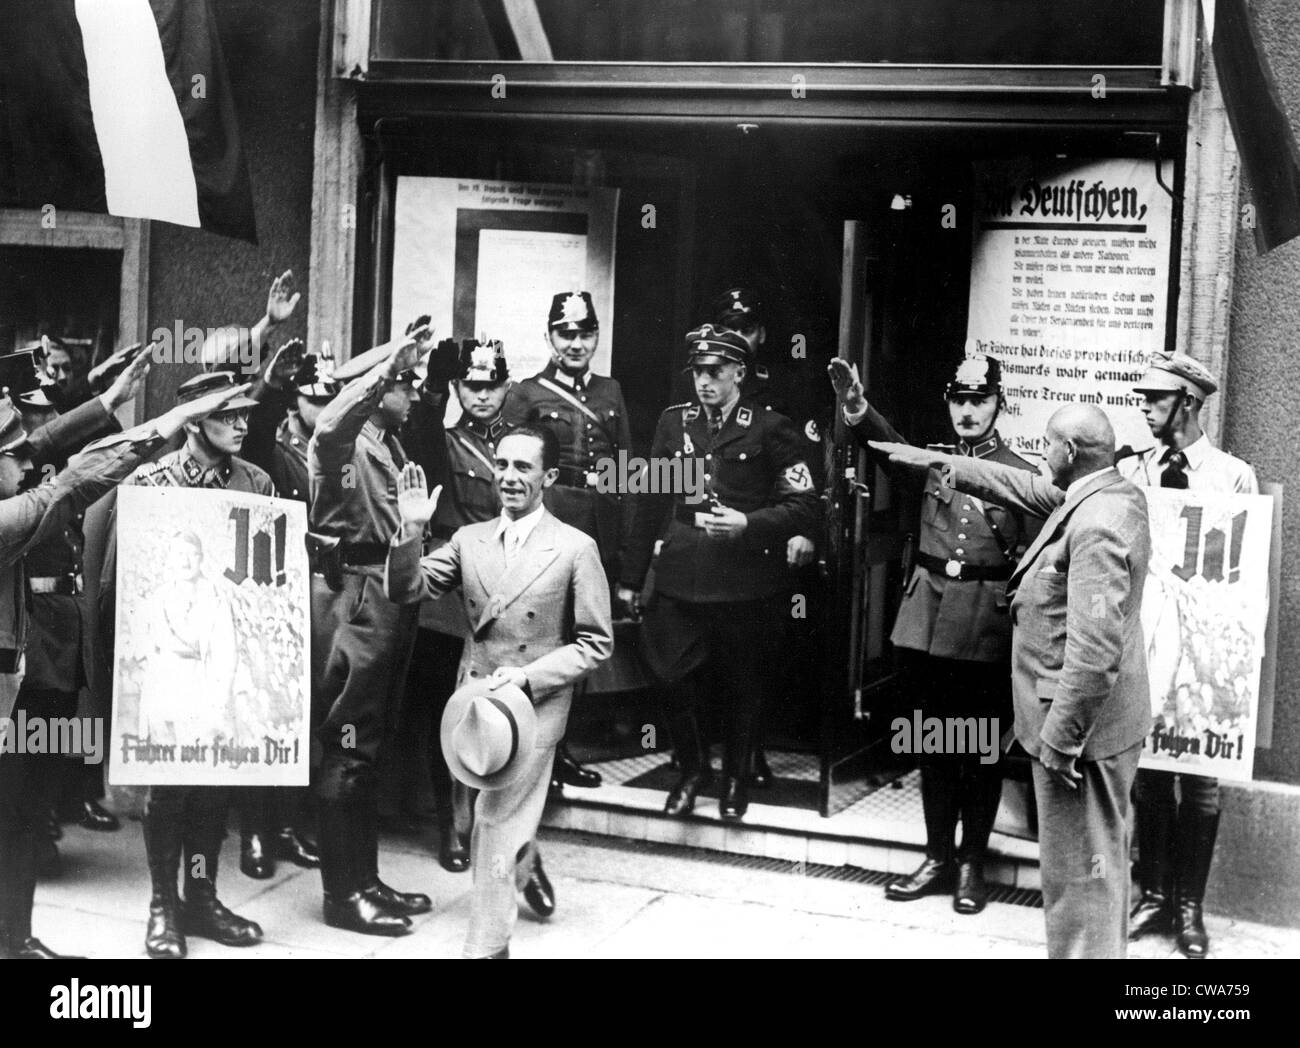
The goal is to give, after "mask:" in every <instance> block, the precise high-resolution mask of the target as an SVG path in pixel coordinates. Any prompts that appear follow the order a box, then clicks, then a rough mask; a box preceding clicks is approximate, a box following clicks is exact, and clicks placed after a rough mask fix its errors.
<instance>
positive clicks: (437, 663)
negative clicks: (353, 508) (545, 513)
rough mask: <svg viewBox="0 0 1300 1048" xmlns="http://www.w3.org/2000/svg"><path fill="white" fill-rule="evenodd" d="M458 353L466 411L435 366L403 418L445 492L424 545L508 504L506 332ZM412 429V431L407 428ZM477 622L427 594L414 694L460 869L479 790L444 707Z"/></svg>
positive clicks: (442, 853) (443, 853)
mask: <svg viewBox="0 0 1300 1048" xmlns="http://www.w3.org/2000/svg"><path fill="white" fill-rule="evenodd" d="M444 352H446V353H448V354H449V355H450V356H451V359H453V360H454V361H455V377H454V380H453V382H452V389H453V390H454V391H455V394H456V399H457V401H458V402H459V404H460V410H461V416H460V420H459V421H458V422H457V423H456V424H455V425H454V426H444V424H443V416H444V413H445V411H446V404H447V380H446V376H445V375H441V376H440V375H437V374H435V368H434V367H433V366H432V364H431V366H430V371H429V376H428V378H427V379H426V380H425V382H424V383H423V385H422V386H421V389H420V400H421V403H420V404H419V405H417V406H416V408H413V409H412V411H411V416H410V417H409V418H408V419H407V424H406V426H405V427H404V428H403V432H402V436H403V446H404V447H406V448H408V449H409V450H410V452H411V458H412V459H413V460H415V461H416V462H417V463H418V464H419V465H420V466H421V467H422V468H423V469H424V472H425V476H426V477H427V478H428V482H429V483H430V484H431V485H441V486H442V496H441V498H439V500H438V508H437V510H436V511H435V512H434V516H433V520H432V522H431V523H430V526H429V543H428V545H427V547H426V550H425V552H430V551H432V550H434V549H437V548H438V547H439V546H441V545H443V544H444V543H445V542H446V541H447V540H448V539H449V538H451V535H452V532H454V531H455V530H456V529H457V528H459V527H462V526H464V525H465V524H474V523H478V522H479V521H484V520H492V519H493V518H495V517H496V516H498V515H499V514H500V512H501V506H500V502H499V500H498V499H497V495H496V489H495V487H494V485H493V481H492V477H493V467H492V456H493V454H494V453H495V451H496V444H497V440H498V439H499V438H500V437H501V435H502V433H504V432H505V429H506V425H505V422H504V420H503V419H502V418H501V407H502V405H503V404H504V403H505V399H506V393H507V392H508V391H509V389H510V370H509V368H508V366H507V364H506V357H505V348H504V346H502V344H501V342H500V341H499V340H487V341H482V342H480V341H479V340H477V339H472V338H471V339H464V340H462V341H461V342H460V343H459V345H458V344H457V343H456V342H455V341H454V340H452V339H444V340H443V341H442V342H441V343H439V345H438V349H437V350H436V351H435V358H436V357H437V356H438V354H440V353H444ZM408 431H410V439H408V438H407V432H408ZM468 635H469V622H468V621H467V620H466V618H465V614H464V612H463V610H462V609H461V605H460V603H459V602H456V601H445V600H437V601H425V602H423V603H422V604H421V606H420V628H419V633H418V635H417V640H416V643H415V652H414V654H413V655H412V657H411V670H410V675H409V677H408V683H407V704H408V706H409V707H410V708H412V710H418V712H419V715H420V716H421V717H422V718H423V719H425V720H426V721H427V722H428V724H427V726H428V729H429V742H430V747H429V749H430V752H429V769H430V777H431V780H432V783H433V790H434V801H435V803H436V805H437V818H438V831H439V846H438V862H439V863H440V864H441V865H442V867H443V869H445V870H449V871H450V872H452V873H460V872H462V871H464V870H467V869H469V835H470V831H471V829H472V820H473V796H472V791H471V790H470V788H469V787H468V786H466V785H465V784H464V783H461V782H459V781H457V780H454V779H453V778H452V775H451V772H450V771H449V770H448V768H447V761H446V759H445V758H444V757H443V755H442V747H441V746H440V745H438V725H439V724H441V723H442V710H443V708H444V706H445V705H446V701H447V699H448V698H449V697H450V696H451V693H452V692H453V691H455V690H456V670H457V667H458V666H459V665H460V657H461V652H462V650H463V649H464V646H465V637H466V636H468Z"/></svg>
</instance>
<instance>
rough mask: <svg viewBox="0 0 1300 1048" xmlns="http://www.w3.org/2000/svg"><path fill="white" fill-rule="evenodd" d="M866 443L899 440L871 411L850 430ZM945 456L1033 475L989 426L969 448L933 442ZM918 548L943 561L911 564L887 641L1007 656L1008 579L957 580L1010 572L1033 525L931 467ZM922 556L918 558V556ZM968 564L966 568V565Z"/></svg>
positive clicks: (979, 656) (984, 658)
mask: <svg viewBox="0 0 1300 1048" xmlns="http://www.w3.org/2000/svg"><path fill="white" fill-rule="evenodd" d="M850 428H851V431H852V433H853V435H854V437H855V438H856V439H857V440H858V442H859V443H861V444H863V446H865V444H866V441H868V440H882V441H892V442H899V443H905V441H904V439H903V437H902V436H900V435H899V433H898V432H897V430H895V429H894V427H893V426H891V425H890V424H889V423H888V422H887V421H886V420H885V419H884V417H883V416H881V415H880V414H879V412H877V411H876V410H875V409H874V408H872V407H870V406H868V408H867V411H866V414H865V415H864V416H863V417H862V418H861V419H860V420H859V421H857V422H856V423H855V424H853V425H852V426H851V427H850ZM931 446H932V447H937V448H941V449H942V450H943V451H945V452H947V453H949V454H957V455H972V456H974V457H976V458H982V459H988V460H989V461H991V462H1000V463H1002V464H1003V465H1007V466H1014V467H1016V468H1018V469H1024V470H1028V471H1030V472H1037V470H1035V469H1034V467H1033V466H1032V465H1031V464H1030V463H1028V462H1026V461H1025V460H1024V459H1023V458H1021V457H1020V456H1019V455H1017V454H1016V453H1015V452H1014V451H1012V450H1011V449H1010V448H1009V447H1007V446H1006V444H1004V443H1003V442H1002V439H1001V437H999V436H998V434H997V432H996V431H995V432H994V433H993V435H992V436H990V437H989V438H988V439H987V440H985V441H983V442H981V443H979V444H977V445H975V446H973V447H971V446H968V445H966V444H965V443H964V442H963V443H962V444H960V445H957V446H955V447H954V446H945V445H931ZM921 497H922V500H923V502H922V506H921V528H920V535H919V538H918V542H917V548H918V550H919V552H920V553H921V554H923V555H925V556H926V557H929V558H934V561H941V562H942V564H943V567H942V568H938V567H937V566H936V568H935V569H934V570H932V569H931V568H928V567H926V566H924V565H923V564H921V563H919V562H918V563H917V565H916V566H915V568H914V569H913V571H912V576H911V578H910V579H908V580H907V582H906V584H905V586H904V589H903V599H902V603H901V604H900V605H899V609H898V618H897V619H896V620H895V621H894V631H893V633H891V634H890V638H889V639H890V640H891V641H892V642H893V643H894V644H895V645H897V646H898V647H900V648H910V649H911V650H913V651H922V652H925V653H927V654H929V655H932V656H934V657H935V658H942V659H965V660H967V661H970V662H1002V661H1005V660H1007V659H1009V658H1010V657H1011V617H1010V614H1009V612H1008V602H1007V583H1006V579H1005V578H1002V579H979V578H971V579H963V578H961V574H962V573H963V572H964V571H967V570H970V569H971V568H973V569H976V570H978V569H979V568H988V569H1002V568H1005V569H1006V575H1007V576H1010V574H1011V569H1012V568H1014V567H1015V565H1016V563H1017V562H1018V561H1019V559H1020V556H1021V554H1022V553H1024V551H1025V547H1026V546H1027V545H1028V544H1029V542H1030V541H1031V540H1032V538H1033V535H1034V534H1035V533H1036V532H1037V530H1038V526H1039V524H1038V522H1037V521H1032V522H1030V521H1027V520H1026V518H1025V517H1024V516H1023V515H1022V514H1021V513H1019V512H1017V511H1013V510H1008V509H1004V508H1003V507H1001V506H994V505H992V504H991V503H986V502H981V501H980V500H979V499H977V498H975V497H974V496H971V495H964V494H962V493H961V492H959V491H957V490H956V489H954V488H952V487H950V486H948V485H946V484H944V483H943V481H942V478H941V477H940V475H939V473H938V471H937V470H930V471H929V473H928V474H927V475H926V478H925V488H924V490H923V493H922V496H921ZM919 559H920V558H918V561H919ZM967 565H969V566H970V568H967Z"/></svg>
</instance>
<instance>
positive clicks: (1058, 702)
mask: <svg viewBox="0 0 1300 1048" xmlns="http://www.w3.org/2000/svg"><path fill="white" fill-rule="evenodd" d="M871 446H872V447H873V448H875V449H876V450H877V451H881V452H883V453H885V454H888V456H889V458H890V460H891V461H894V462H898V463H900V464H903V465H906V466H911V467H913V468H917V469H931V468H933V469H938V470H940V471H942V472H943V474H944V476H945V477H947V478H949V482H950V483H951V484H952V486H953V487H955V488H957V489H958V490H959V491H965V492H968V493H970V494H972V495H976V496H978V497H979V498H982V499H985V500H987V501H989V502H996V503H999V504H1001V505H1004V506H1009V507H1014V508H1018V509H1021V510H1024V511H1025V512H1026V513H1030V514H1032V515H1034V516H1038V517H1044V518H1046V521H1045V523H1044V524H1043V528H1042V530H1041V531H1040V532H1039V534H1038V538H1037V539H1036V540H1035V541H1034V542H1033V543H1032V544H1031V545H1030V547H1029V549H1028V550H1027V551H1026V552H1025V556H1024V558H1023V559H1022V560H1021V562H1020V564H1019V566H1018V567H1017V568H1016V569H1015V571H1014V573H1013V574H1012V576H1011V579H1010V581H1009V582H1008V584H1007V596H1008V597H1009V598H1012V599H1011V621H1012V625H1013V629H1014V633H1013V638H1012V653H1011V664H1012V686H1013V693H1014V698H1015V712H1016V738H1017V739H1018V740H1019V742H1020V744H1021V745H1022V746H1023V747H1024V748H1025V750H1026V751H1027V752H1028V753H1029V754H1030V755H1031V756H1032V757H1034V758H1035V760H1036V761H1037V763H1036V764H1035V765H1034V793H1035V796H1036V797H1037V800H1038V813H1039V821H1038V826H1039V846H1040V853H1039V862H1040V866H1041V869H1042V884H1043V904H1044V910H1045V917H1046V921H1047V954H1048V956H1049V957H1053V958H1058V957H1123V956H1125V950H1126V947H1127V940H1128V914H1129V892H1130V881H1129V864H1128V851H1129V836H1130V831H1129V824H1130V814H1131V813H1130V804H1129V791H1130V789H1131V788H1132V786H1133V779H1134V777H1135V776H1136V774H1137V766H1138V757H1139V755H1140V754H1141V752H1142V739H1143V736H1145V735H1146V733H1147V731H1148V730H1149V729H1150V726H1151V700H1150V687H1149V685H1148V683H1147V665H1146V646H1145V644H1144V643H1143V639H1142V621H1141V611H1142V587H1143V583H1144V581H1145V579H1146V573H1147V561H1148V559H1149V556H1150V547H1151V538H1150V533H1149V531H1148V526H1147V506H1146V499H1145V498H1144V497H1143V495H1142V492H1141V491H1140V490H1139V489H1138V488H1137V487H1136V486H1135V485H1134V484H1131V483H1130V482H1129V481H1127V480H1125V479H1124V478H1123V477H1121V476H1120V474H1119V472H1118V471H1117V470H1116V469H1115V465H1114V462H1115V433H1114V430H1112V428H1111V425H1110V422H1109V421H1108V420H1107V418H1106V415H1105V413H1104V412H1102V411H1101V410H1100V409H1098V408H1095V407H1092V406H1091V405H1083V404H1072V405H1069V406H1067V407H1063V408H1061V409H1060V410H1059V411H1057V412H1056V413H1055V414H1054V415H1053V416H1052V418H1051V419H1050V421H1049V422H1048V424H1047V466H1048V469H1049V470H1050V472H1051V477H1052V479H1051V482H1050V483H1049V482H1048V481H1046V480H1045V479H1043V478H1042V477H1036V476H1034V475H1033V474H1031V473H1026V472H1025V471H1024V470H1018V469H1012V468H1009V467H1007V466H1001V465H998V464H996V463H990V462H987V461H983V460H980V459H972V458H959V457H956V456H950V455H942V454H936V453H935V452H933V451H929V450H925V449H922V448H913V447H911V446H909V445H906V444H884V443H875V442H873V443H872V445H871ZM1013 594H1014V596H1013Z"/></svg>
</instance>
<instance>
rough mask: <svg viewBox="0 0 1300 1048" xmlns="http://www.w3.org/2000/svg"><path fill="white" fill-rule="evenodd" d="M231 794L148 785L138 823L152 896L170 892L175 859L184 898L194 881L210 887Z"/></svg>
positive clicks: (206, 788) (211, 789)
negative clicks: (142, 830)
mask: <svg viewBox="0 0 1300 1048" xmlns="http://www.w3.org/2000/svg"><path fill="white" fill-rule="evenodd" d="M231 793H232V791H231V789H230V788H229V787H227V786H153V787H150V789H149V802H148V804H146V805H145V810H144V818H143V820H142V821H143V823H144V838H145V848H146V850H147V852H148V855H149V872H150V875H151V876H152V878H153V881H154V884H153V890H154V892H155V894H160V893H166V894H170V892H171V891H174V890H175V883H176V865H177V863H176V860H177V859H179V860H180V862H179V865H180V867H181V870H182V875H181V881H182V883H183V884H184V886H185V895H186V897H187V898H189V897H190V896H191V895H192V894H193V887H194V885H195V884H196V883H199V882H206V883H207V884H211V885H212V886H214V887H215V885H216V882H217V864H218V861H219V859H220V857H221V842H222V841H223V840H225V839H226V816H227V814H228V813H229V811H230V798H231ZM164 857H165V858H166V861H163V859H164ZM173 857H174V858H173ZM169 889H170V891H169Z"/></svg>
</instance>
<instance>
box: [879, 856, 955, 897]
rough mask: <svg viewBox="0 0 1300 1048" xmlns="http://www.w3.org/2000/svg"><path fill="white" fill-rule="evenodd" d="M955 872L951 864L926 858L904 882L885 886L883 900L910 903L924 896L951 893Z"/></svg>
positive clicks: (895, 882)
mask: <svg viewBox="0 0 1300 1048" xmlns="http://www.w3.org/2000/svg"><path fill="white" fill-rule="evenodd" d="M956 872H957V871H956V868H955V867H954V866H953V864H952V863H951V862H942V861H940V860H939V859H929V858H927V859H926V860H925V862H923V863H921V865H920V866H919V867H917V870H916V872H915V873H913V874H912V876H910V877H908V878H907V879H906V880H902V881H893V882H891V883H890V884H887V885H885V898H886V899H893V900H894V901H895V902H911V901H912V900H913V899H920V898H921V897H923V896H926V895H934V894H936V893H938V892H947V891H951V890H952V888H953V874H954V873H956Z"/></svg>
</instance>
